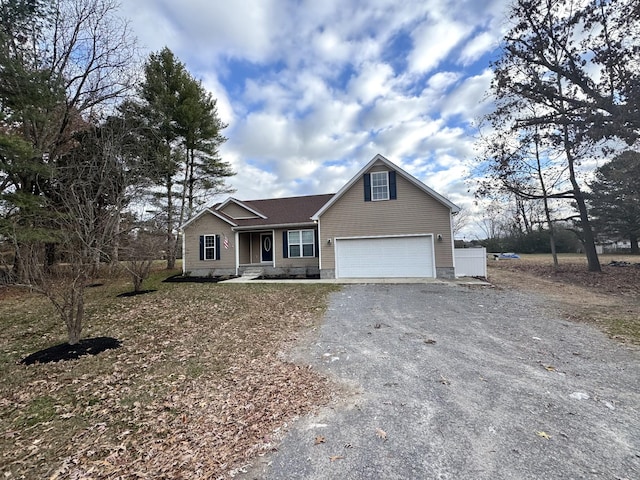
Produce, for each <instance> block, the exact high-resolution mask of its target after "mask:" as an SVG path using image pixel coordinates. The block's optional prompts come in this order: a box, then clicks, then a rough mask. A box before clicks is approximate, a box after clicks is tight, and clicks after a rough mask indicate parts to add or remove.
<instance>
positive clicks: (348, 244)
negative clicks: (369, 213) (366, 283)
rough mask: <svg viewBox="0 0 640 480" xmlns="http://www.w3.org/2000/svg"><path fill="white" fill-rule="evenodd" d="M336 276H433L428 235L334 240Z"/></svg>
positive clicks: (430, 241) (430, 240) (431, 251)
mask: <svg viewBox="0 0 640 480" xmlns="http://www.w3.org/2000/svg"><path fill="white" fill-rule="evenodd" d="M336 267H337V276H338V277H339V278H389V277H391V278H394V277H395V278H398V277H433V246H432V237H431V236H414V237H376V238H353V239H351V238H345V239H337V240H336Z"/></svg>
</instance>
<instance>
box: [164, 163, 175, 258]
mask: <svg viewBox="0 0 640 480" xmlns="http://www.w3.org/2000/svg"><path fill="white" fill-rule="evenodd" d="M172 190H173V180H172V179H171V174H169V175H167V251H166V255H167V270H173V269H174V268H176V248H175V243H176V240H175V238H174V235H173V191H172Z"/></svg>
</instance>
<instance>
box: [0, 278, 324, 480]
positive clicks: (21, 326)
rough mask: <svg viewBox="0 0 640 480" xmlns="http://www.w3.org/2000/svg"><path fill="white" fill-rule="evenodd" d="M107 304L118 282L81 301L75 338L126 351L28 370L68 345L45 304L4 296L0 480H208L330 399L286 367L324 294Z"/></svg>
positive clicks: (196, 287)
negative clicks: (286, 351)
mask: <svg viewBox="0 0 640 480" xmlns="http://www.w3.org/2000/svg"><path fill="white" fill-rule="evenodd" d="M171 273H175V272H167V271H157V272H155V273H154V274H153V276H152V278H151V279H149V280H148V281H147V282H146V283H145V285H144V288H145V289H156V290H157V291H155V292H153V293H149V294H146V295H141V296H135V297H129V298H117V297H116V295H117V294H119V293H122V292H126V291H128V290H130V288H131V286H130V284H127V282H126V279H121V278H112V279H104V284H103V285H101V286H98V287H95V288H90V289H88V295H87V297H88V298H87V307H88V308H87V309H88V312H87V313H88V314H87V321H86V324H85V327H84V331H83V337H84V338H87V337H98V336H110V337H115V338H117V339H119V340H120V341H121V342H122V347H120V348H118V349H114V350H108V351H105V352H103V353H100V354H99V355H96V356H86V357H83V358H81V359H80V360H75V361H67V362H58V363H48V364H36V365H31V366H25V365H22V364H19V363H18V362H19V361H20V359H22V358H24V357H25V356H26V355H28V354H30V353H33V352H35V351H37V350H39V349H42V348H45V347H49V346H52V345H55V344H57V343H61V342H65V341H66V337H65V328H64V325H63V324H62V323H61V321H60V320H59V319H58V318H56V315H55V313H54V311H53V309H52V308H51V306H50V305H49V303H48V302H47V300H46V299H45V298H43V297H40V296H35V295H32V294H30V293H28V292H26V291H21V290H15V289H7V288H4V289H2V290H0V299H1V301H0V319H1V320H0V322H1V323H0V372H1V373H0V380H1V381H0V411H1V414H0V431H1V432H2V436H1V437H0V452H2V453H1V454H0V472H1V474H2V475H4V478H28V479H31V478H43V479H47V478H53V479H56V478H92V479H93V478H100V479H103V478H113V479H115V478H176V477H175V473H176V472H181V474H182V475H183V477H182V478H217V477H218V476H219V475H221V474H223V473H224V472H229V471H231V470H233V469H234V468H238V467H239V466H241V465H242V463H243V461H244V460H246V458H247V457H248V456H249V455H251V454H255V453H256V451H259V450H260V449H269V448H271V443H270V438H269V435H270V434H271V432H273V431H274V430H276V429H278V428H279V427H281V426H282V425H283V424H284V423H286V422H287V421H289V420H290V419H291V418H292V417H294V416H296V415H301V414H304V413H306V412H307V411H309V410H310V409H312V408H314V407H315V406H317V405H321V404H323V403H324V402H325V401H326V400H327V398H328V395H329V393H328V388H327V385H326V381H325V379H324V378H322V377H319V376H318V375H316V374H315V373H314V372H312V371H310V370H308V369H306V368H301V367H299V366H296V365H293V364H291V363H287V362H286V361H284V360H282V359H281V358H280V356H279V355H278V352H279V351H280V349H281V348H283V346H284V344H285V343H286V342H289V341H292V340H294V339H295V337H296V336H298V335H303V334H305V332H308V331H309V329H312V328H313V327H314V325H316V322H317V321H318V320H319V318H320V317H321V315H322V313H323V311H324V308H325V298H326V296H327V294H328V293H329V292H330V291H331V290H332V289H333V287H331V286H327V285H286V286H284V285H277V284H273V285H271V284H268V285H265V284H242V285H238V284H236V285H225V284H212V283H208V284H191V283H188V284H185V283H162V279H164V278H165V277H167V276H169V275H170V274H171Z"/></svg>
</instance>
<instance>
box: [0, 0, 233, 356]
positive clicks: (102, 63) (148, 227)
mask: <svg viewBox="0 0 640 480" xmlns="http://www.w3.org/2000/svg"><path fill="white" fill-rule="evenodd" d="M139 65H140V59H139V53H138V49H137V47H136V42H135V38H134V37H133V36H132V34H131V32H130V31H129V29H128V26H127V23H126V21H125V20H123V19H122V18H121V17H120V16H119V15H118V5H117V3H116V2H115V1H113V0H1V1H0V243H1V244H2V247H3V250H2V252H1V253H2V254H3V257H2V258H3V264H4V265H3V266H4V270H3V271H2V272H0V273H1V274H2V275H3V276H5V278H7V277H8V278H9V279H10V280H11V281H13V282H14V283H17V284H21V285H24V286H28V287H29V288H32V289H34V290H37V291H40V292H42V293H43V294H45V295H47V297H49V299H50V300H51V301H52V302H53V304H54V305H55V307H56V309H57V310H58V312H59V313H60V315H61V317H62V318H63V319H64V321H65V323H66V325H67V331H68V336H69V343H71V344H73V343H77V342H78V341H79V338H80V333H81V329H82V320H83V316H84V289H85V288H86V286H87V285H88V284H89V283H90V279H91V278H92V277H94V276H95V275H96V274H97V273H98V268H99V266H100V265H101V264H104V263H111V264H116V263H117V262H118V261H119V260H128V261H129V262H128V268H129V269H130V271H131V272H132V275H133V276H134V279H135V278H136V276H137V278H140V276H141V275H142V276H144V274H145V273H144V272H145V265H149V264H150V261H151V260H152V259H154V258H158V256H159V255H164V256H165V258H166V259H167V267H168V268H173V267H174V266H175V259H176V256H177V250H178V239H177V229H178V227H179V225H180V224H182V223H183V222H184V221H186V220H187V219H188V218H190V216H191V215H192V214H193V212H194V211H195V209H197V208H198V207H199V206H200V205H201V204H202V203H203V202H204V201H206V198H207V196H209V195H211V194H215V193H220V192H222V191H229V189H228V187H227V186H226V184H225V179H226V178H227V177H229V176H231V175H233V174H234V172H233V171H232V170H231V168H230V165H229V164H228V163H227V162H225V161H223V160H222V159H221V158H220V155H219V152H218V148H219V146H220V145H221V144H222V143H223V142H224V141H225V140H226V139H225V138H224V136H223V135H222V133H221V131H222V130H223V129H224V128H225V127H226V125H225V124H224V123H223V122H222V121H221V120H220V118H219V117H218V113H217V108H216V100H215V99H214V98H213V97H212V96H211V94H210V93H208V92H207V91H206V89H205V88H204V87H203V85H202V83H201V82H200V81H198V80H196V79H195V78H194V77H193V76H192V75H191V74H190V73H189V72H188V71H187V69H186V67H185V66H184V64H182V63H181V62H180V61H179V60H178V59H177V58H176V57H175V56H174V55H173V53H172V52H171V51H170V50H169V49H167V48H165V49H163V50H162V51H160V52H158V53H154V54H152V55H151V56H149V58H147V59H146V61H145V62H144V69H143V72H144V76H143V78H137V68H136V67H137V66H139ZM143 204H146V205H150V208H149V210H150V211H151V212H152V215H150V216H147V217H146V218H145V217H143V216H141V215H139V214H136V213H135V212H136V210H137V209H138V210H139V208H140V205H143ZM147 272H148V270H147ZM134 283H135V282H134ZM135 284H136V288H139V287H140V282H138V283H135Z"/></svg>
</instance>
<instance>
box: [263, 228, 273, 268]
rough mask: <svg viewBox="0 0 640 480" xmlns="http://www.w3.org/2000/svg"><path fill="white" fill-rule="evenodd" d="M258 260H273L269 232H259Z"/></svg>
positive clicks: (271, 238) (271, 235)
mask: <svg viewBox="0 0 640 480" xmlns="http://www.w3.org/2000/svg"><path fill="white" fill-rule="evenodd" d="M260 261H261V262H263V263H264V262H272V261H273V234H271V233H261V234H260Z"/></svg>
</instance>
